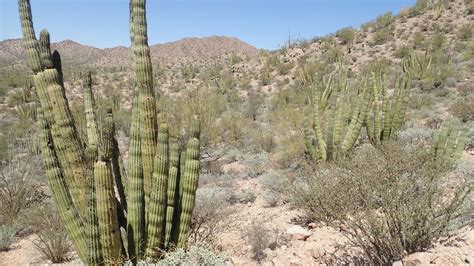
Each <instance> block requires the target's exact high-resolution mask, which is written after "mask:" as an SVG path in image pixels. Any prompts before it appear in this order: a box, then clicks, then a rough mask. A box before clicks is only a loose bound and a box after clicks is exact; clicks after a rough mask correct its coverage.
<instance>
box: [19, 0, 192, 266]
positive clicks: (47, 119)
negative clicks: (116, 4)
mask: <svg viewBox="0 0 474 266" xmlns="http://www.w3.org/2000/svg"><path fill="white" fill-rule="evenodd" d="M18 5H19V12H20V19H21V25H22V31H23V37H24V41H25V45H26V48H27V52H28V61H29V64H30V67H31V69H32V70H33V80H34V84H35V87H36V93H37V96H38V97H37V98H38V118H37V123H38V127H39V129H40V134H39V138H40V149H41V154H42V159H43V163H44V169H45V173H46V176H47V178H48V182H49V185H50V187H51V190H52V193H53V197H54V199H55V201H56V203H57V205H58V209H59V213H60V215H61V217H62V220H63V222H64V224H65V227H66V230H67V232H68V234H69V236H70V238H71V240H72V242H73V244H74V246H75V249H76V251H77V253H78V255H79V257H80V258H81V259H82V260H83V261H84V262H85V263H86V264H91V265H97V264H109V263H110V264H117V263H120V262H123V261H125V260H130V261H132V262H134V263H135V262H137V261H139V260H143V259H146V260H153V259H156V258H158V257H159V256H161V255H162V254H161V253H160V252H161V251H163V250H166V249H169V248H173V247H175V246H176V247H184V246H185V245H186V236H187V233H188V229H189V227H190V223H191V214H192V211H193V208H194V203H195V194H196V190H197V185H198V179H199V148H200V141H199V138H200V128H199V122H198V119H197V118H195V119H193V121H192V123H191V124H190V129H189V133H188V136H189V140H188V142H187V144H186V145H185V147H184V148H183V149H182V151H180V147H179V146H178V144H177V143H178V142H174V141H170V136H169V132H168V126H167V125H166V124H165V123H162V124H161V125H160V126H159V127H158V126H157V114H156V106H155V96H154V93H153V75H152V73H153V72H152V68H151V67H152V66H151V58H150V49H149V47H148V40H147V25H146V15H145V5H146V1H145V0H131V1H130V14H131V23H130V31H131V32H130V35H131V40H132V48H133V55H134V56H133V70H134V78H135V82H134V97H133V102H132V123H131V130H130V131H131V137H130V148H129V167H128V173H125V170H124V167H123V163H122V161H121V157H120V151H119V149H118V144H117V140H116V139H115V125H114V119H113V113H112V110H111V109H109V110H107V113H106V115H105V116H104V117H102V118H101V119H99V117H97V114H96V108H95V104H94V97H93V92H92V86H91V85H92V84H91V76H90V73H85V74H83V85H84V111H85V116H86V126H87V129H86V133H87V134H86V135H87V140H86V141H85V142H86V143H82V141H81V139H80V138H79V135H78V131H77V129H76V124H75V123H74V119H73V116H72V114H71V110H70V108H69V103H68V100H67V98H66V93H65V89H64V84H63V79H62V73H61V62H60V56H59V53H58V52H57V51H54V52H53V53H51V50H50V37H49V33H48V32H47V31H46V30H43V31H42V32H41V35H40V39H39V41H38V40H37V39H36V36H35V32H34V28H33V22H32V15H31V8H30V3H29V0H18ZM98 121H100V123H98ZM171 139H173V140H176V138H171Z"/></svg>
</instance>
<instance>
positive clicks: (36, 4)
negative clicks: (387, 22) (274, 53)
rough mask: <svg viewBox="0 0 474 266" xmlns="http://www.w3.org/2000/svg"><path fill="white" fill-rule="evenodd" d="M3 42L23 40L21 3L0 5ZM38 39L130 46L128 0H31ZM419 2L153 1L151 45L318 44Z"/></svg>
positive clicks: (271, 46) (3, 0)
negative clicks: (220, 41) (192, 40)
mask: <svg viewBox="0 0 474 266" xmlns="http://www.w3.org/2000/svg"><path fill="white" fill-rule="evenodd" d="M0 1H1V6H0V16H1V19H0V20H1V21H0V23H1V24H0V40H5V39H11V38H20V37H21V29H20V22H19V19H18V11H17V1H16V0H0ZM30 1H31V5H32V10H33V20H34V25H35V29H36V32H37V34H38V33H39V31H40V30H41V29H43V28H47V29H48V30H49V32H50V34H51V38H52V41H53V42H57V41H61V40H65V39H71V40H74V41H77V42H79V43H82V44H86V45H92V46H95V47H100V48H105V47H114V46H118V45H123V46H129V45H130V41H129V37H128V15H129V13H128V2H129V1H128V0H30ZM414 3H415V0H148V1H147V8H148V12H147V16H148V36H149V43H150V44H157V43H164V42H169V41H176V40H179V39H181V38H184V37H204V36H210V35H223V36H231V37H237V38H239V39H241V40H243V41H245V42H248V43H250V44H252V45H254V46H255V47H257V48H265V49H277V48H279V47H280V46H281V45H282V44H283V43H284V42H285V41H287V40H288V36H291V38H292V39H297V38H313V37H315V36H322V35H326V34H328V33H331V32H334V31H336V30H338V29H340V28H343V27H348V26H352V27H358V26H359V25H360V24H361V23H364V22H367V21H369V20H372V19H374V18H375V17H377V16H378V15H382V14H383V13H385V12H387V11H392V12H393V13H395V14H396V13H398V12H399V11H400V9H401V8H403V7H408V6H411V5H413V4H414Z"/></svg>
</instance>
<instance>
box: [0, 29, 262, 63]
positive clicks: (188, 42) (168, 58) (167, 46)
mask: <svg viewBox="0 0 474 266" xmlns="http://www.w3.org/2000/svg"><path fill="white" fill-rule="evenodd" d="M52 49H53V50H58V51H59V52H60V54H61V57H62V60H63V61H64V62H67V63H73V65H90V66H95V67H100V66H107V67H120V66H125V65H128V64H129V61H130V60H131V49H130V47H126V46H123V45H121V46H115V47H110V48H97V47H94V46H90V45H85V44H81V43H79V42H76V41H74V40H70V39H66V40H62V41H59V42H56V43H52ZM150 51H151V55H152V60H153V61H160V62H161V63H163V64H176V63H183V62H193V61H202V60H209V59H213V58H219V57H222V56H226V55H229V54H232V53H235V54H238V55H240V56H253V55H255V54H257V53H258V51H259V49H257V48H255V47H254V46H252V45H250V44H248V43H246V42H244V41H242V40H240V39H238V38H236V37H226V36H216V35H212V36H206V37H185V38H182V39H180V40H177V41H173V42H167V43H160V44H153V45H150ZM12 63H13V64H15V65H17V66H21V65H26V53H25V48H24V45H23V42H22V39H21V38H18V39H6V40H3V41H0V67H6V66H8V65H10V64H12Z"/></svg>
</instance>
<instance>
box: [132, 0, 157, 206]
mask: <svg viewBox="0 0 474 266" xmlns="http://www.w3.org/2000/svg"><path fill="white" fill-rule="evenodd" d="M145 2H146V1H145V0H131V1H130V6H131V17H132V19H133V20H132V25H133V27H131V36H134V37H133V38H132V51H133V72H134V78H135V88H136V89H137V90H138V93H139V94H138V109H139V110H140V117H139V119H140V127H141V129H140V138H141V143H142V145H141V154H142V161H143V180H144V186H145V206H147V203H148V200H149V198H150V194H151V188H152V186H153V184H152V180H153V177H152V176H153V160H154V157H155V146H156V106H155V95H154V92H153V70H152V66H151V56H150V48H149V47H148V37H147V34H146V33H147V23H146V12H145Z"/></svg>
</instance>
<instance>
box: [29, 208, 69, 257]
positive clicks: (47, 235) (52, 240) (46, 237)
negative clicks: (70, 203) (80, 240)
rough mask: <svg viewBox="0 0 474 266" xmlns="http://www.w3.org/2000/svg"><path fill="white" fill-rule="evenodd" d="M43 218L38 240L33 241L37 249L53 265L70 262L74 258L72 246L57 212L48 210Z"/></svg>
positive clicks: (51, 209)
mask: <svg viewBox="0 0 474 266" xmlns="http://www.w3.org/2000/svg"><path fill="white" fill-rule="evenodd" d="M41 218H42V220H41V221H40V223H39V224H38V226H39V227H40V228H41V230H40V231H39V232H38V234H37V235H38V239H37V240H35V241H33V243H34V245H35V247H36V249H37V250H38V251H39V252H40V253H41V254H42V255H43V257H44V258H45V259H48V260H50V261H51V262H52V263H63V262H66V261H70V260H71V259H72V258H73V257H72V255H71V251H72V244H71V242H70V241H69V239H68V236H67V232H66V229H65V228H64V224H63V223H62V221H61V218H60V217H59V214H58V213H57V211H56V210H55V209H53V208H46V209H45V210H44V212H43V215H42V217H41Z"/></svg>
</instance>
